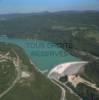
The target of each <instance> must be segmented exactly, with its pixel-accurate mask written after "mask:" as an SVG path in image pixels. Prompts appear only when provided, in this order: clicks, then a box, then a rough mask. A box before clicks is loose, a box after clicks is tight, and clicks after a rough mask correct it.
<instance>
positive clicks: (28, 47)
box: [0, 37, 79, 70]
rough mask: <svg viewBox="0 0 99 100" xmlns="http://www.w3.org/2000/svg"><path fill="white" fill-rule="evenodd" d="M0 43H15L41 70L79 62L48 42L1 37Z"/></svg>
mask: <svg viewBox="0 0 99 100" xmlns="http://www.w3.org/2000/svg"><path fill="white" fill-rule="evenodd" d="M0 42H7V43H13V44H17V45H18V46H20V47H22V48H23V49H24V51H25V52H26V54H27V55H28V56H29V58H30V59H31V60H32V61H33V63H34V64H35V65H36V66H37V67H38V68H39V69H40V70H47V69H48V70H50V69H52V68H53V67H54V66H56V65H58V64H61V63H65V62H69V61H77V60H79V59H78V58H76V57H74V56H72V55H70V54H69V53H68V52H65V51H64V50H63V49H62V48H60V47H57V46H56V45H55V44H53V43H51V42H48V41H43V40H25V39H15V38H14V39H12V38H1V37H0Z"/></svg>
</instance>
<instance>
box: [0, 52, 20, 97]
mask: <svg viewBox="0 0 99 100" xmlns="http://www.w3.org/2000/svg"><path fill="white" fill-rule="evenodd" d="M14 52H15V51H14ZM15 54H16V53H15ZM2 57H3V58H5V59H9V60H11V61H13V63H14V65H15V68H16V71H17V77H16V79H15V80H14V81H13V83H12V84H11V85H10V87H9V88H8V89H7V90H5V91H4V92H2V93H1V94H0V98H2V97H3V96H4V95H5V94H7V93H8V92H9V91H10V90H11V89H12V88H13V87H14V86H15V84H16V83H17V82H18V81H19V79H20V77H21V71H20V67H19V65H20V64H19V57H18V55H17V54H16V57H17V59H16V60H15V59H11V58H9V57H8V56H7V55H6V56H2Z"/></svg>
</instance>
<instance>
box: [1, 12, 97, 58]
mask: <svg viewBox="0 0 99 100" xmlns="http://www.w3.org/2000/svg"><path fill="white" fill-rule="evenodd" d="M98 20H99V12H97V11H85V12H77V11H75V12H73V11H70V12H69V11H67V12H66V11H62V12H56V13H49V12H43V13H31V14H11V15H0V34H2V35H3V34H7V35H8V36H9V37H18V38H26V39H41V40H47V41H52V42H55V43H57V42H58V43H72V50H73V51H74V49H76V50H81V51H85V52H89V53H91V54H94V55H96V56H99V52H98V49H99V28H98V27H99V21H98ZM62 48H64V49H65V50H67V49H70V48H67V47H64V46H62ZM69 51H70V50H69ZM73 51H72V52H73Z"/></svg>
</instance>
